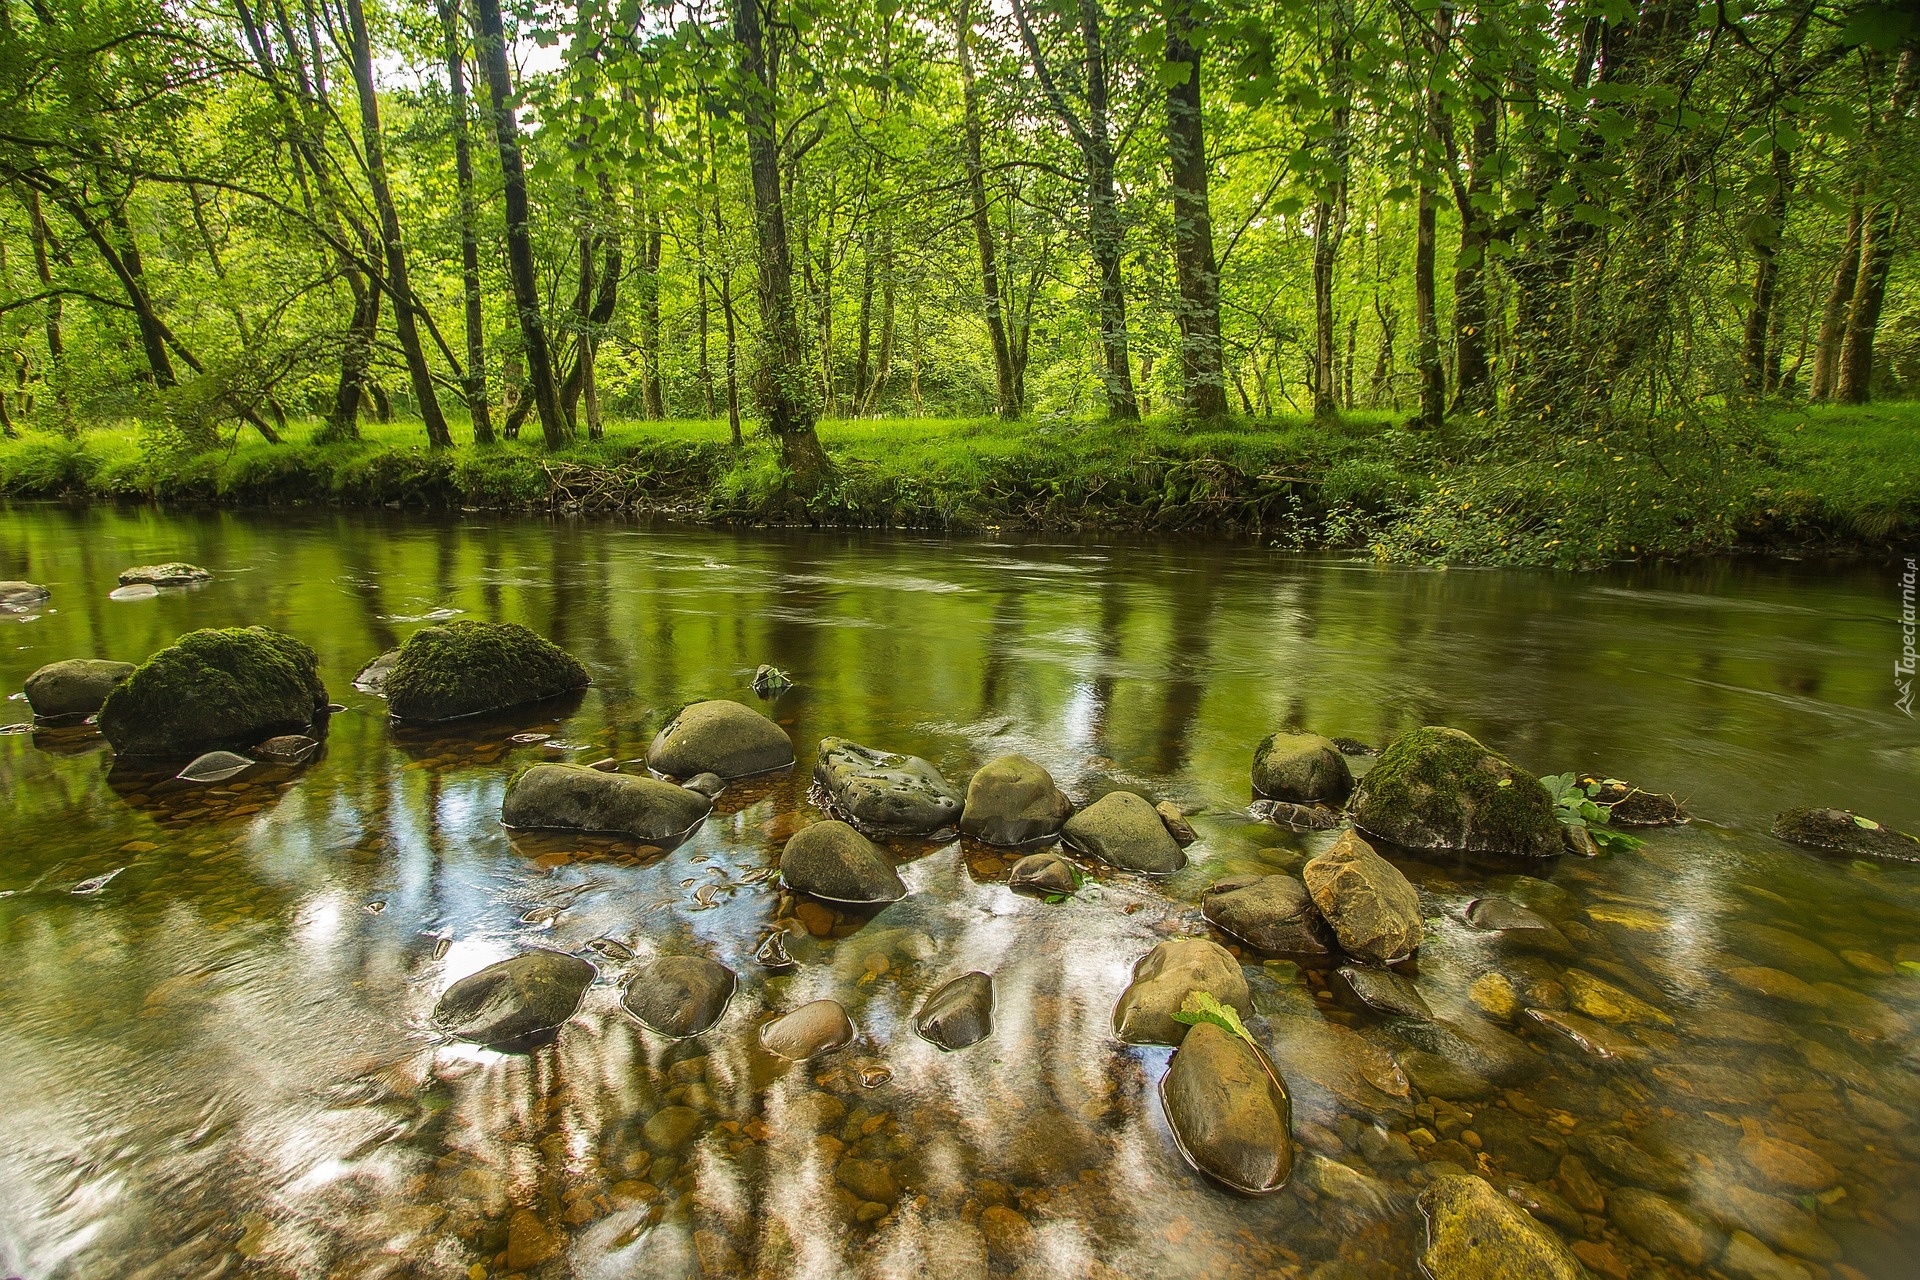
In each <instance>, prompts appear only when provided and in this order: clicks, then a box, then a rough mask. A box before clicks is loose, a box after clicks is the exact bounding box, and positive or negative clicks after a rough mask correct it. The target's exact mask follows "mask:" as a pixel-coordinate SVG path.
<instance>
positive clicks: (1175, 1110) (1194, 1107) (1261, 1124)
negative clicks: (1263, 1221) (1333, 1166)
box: [1160, 1022, 1293, 1195]
mask: <svg viewBox="0 0 1920 1280" xmlns="http://www.w3.org/2000/svg"><path fill="white" fill-rule="evenodd" d="M1160 1101H1161V1104H1162V1105H1163V1106H1164V1107H1165V1108H1166V1113H1167V1126H1168V1127H1169V1128H1171V1129H1172V1130H1173V1136H1174V1137H1175V1138H1177V1139H1178V1140H1179V1142H1180V1150H1181V1152H1182V1153H1183V1154H1184V1155H1185V1156H1186V1157H1187V1159H1188V1160H1190V1161H1192V1162H1193V1164H1194V1167H1195V1168H1197V1169H1199V1170H1200V1171H1201V1172H1202V1173H1205V1174H1208V1175H1210V1176H1211V1177H1214V1178H1217V1179H1218V1180H1220V1181H1221V1182H1223V1183H1225V1184H1226V1185H1227V1186H1229V1187H1232V1188H1233V1189H1234V1190H1235V1191H1243V1192H1247V1193H1250V1194H1256V1195H1257V1194H1260V1193H1263V1192H1267V1191H1277V1190H1279V1189H1280V1188H1281V1187H1282V1186H1284V1185H1286V1181H1287V1178H1288V1176H1289V1175H1291V1174H1292V1172H1293V1108H1292V1104H1291V1102H1290V1100H1289V1099H1288V1097H1287V1091H1286V1089H1285V1087H1284V1086H1283V1085H1282V1084H1281V1082H1280V1080H1279V1077H1278V1076H1277V1075H1274V1074H1272V1073H1270V1072H1269V1071H1268V1069H1267V1064H1266V1063H1265V1062H1263V1061H1262V1060H1261V1058H1260V1054H1259V1053H1258V1052H1257V1051H1256V1050H1255V1049H1254V1048H1253V1046H1252V1045H1250V1044H1248V1043H1247V1042H1246V1041H1244V1040H1242V1039H1241V1038H1240V1037H1239V1036H1237V1035H1234V1034H1233V1033H1232V1032H1231V1031H1228V1030H1226V1029H1225V1028H1224V1027H1220V1026H1217V1025H1215V1024H1214V1023H1211V1022H1202V1023H1198V1024H1196V1025H1195V1026H1194V1027H1193V1029H1192V1030H1190V1031H1189V1032H1188V1033H1187V1038H1186V1039H1185V1040H1183V1041H1181V1042H1180V1048H1179V1049H1178V1051H1176V1052H1175V1053H1174V1055H1173V1061H1172V1062H1171V1063H1170V1064H1168V1066H1167V1074H1166V1075H1165V1076H1163V1077H1162V1078H1161V1081H1160Z"/></svg>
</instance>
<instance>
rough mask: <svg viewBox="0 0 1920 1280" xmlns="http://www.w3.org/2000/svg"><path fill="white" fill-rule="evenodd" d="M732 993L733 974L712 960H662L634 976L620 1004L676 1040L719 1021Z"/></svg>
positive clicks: (665, 957) (667, 957) (698, 1031)
mask: <svg viewBox="0 0 1920 1280" xmlns="http://www.w3.org/2000/svg"><path fill="white" fill-rule="evenodd" d="M776 936H777V935H776ZM733 991H734V975H733V970H731V969H729V968H727V967H726V966H725V965H723V964H720V963H718V962H717V961H713V960H709V959H707V958H706V957H705V956H662V957H660V958H659V959H657V960H653V961H649V962H648V963H647V964H645V965H642V966H641V967H640V968H638V969H636V970H635V971H634V973H633V976H632V977H630V978H628V979H627V989H626V992H625V993H624V994H623V995H622V996H621V998H620V1003H621V1005H622V1006H623V1007H624V1008H625V1009H626V1011H627V1012H628V1013H630V1014H632V1015H633V1016H634V1017H635V1018H637V1019H639V1020H640V1022H641V1023H642V1024H643V1025H645V1026H647V1027H649V1028H651V1029H652V1030H654V1031H657V1032H659V1033H660V1034H661V1035H663V1036H671V1037H673V1038H674V1039H676V1040H678V1039H683V1038H685V1037H687V1036H697V1035H699V1034H700V1033H701V1032H703V1031H705V1030H707V1028H709V1027H711V1026H712V1025H713V1024H714V1023H716V1022H718V1021H719V1020H720V1015H721V1014H723V1013H725V1012H726V1011H727V1002H728V1001H730V1000H732V999H733Z"/></svg>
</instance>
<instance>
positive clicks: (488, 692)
mask: <svg viewBox="0 0 1920 1280" xmlns="http://www.w3.org/2000/svg"><path fill="white" fill-rule="evenodd" d="M592 683H593V681H592V678H591V677H589V676H588V675H587V669H586V668H585V667H583V666H581V665H580V663H579V662H578V661H577V660H576V659H575V658H574V657H573V655H572V654H570V653H568V652H567V651H566V650H565V649H562V648H561V647H560V646H559V645H557V644H554V643H553V642H552V641H551V640H547V639H544V638H543V637H541V636H538V635H535V634H534V633H533V632H531V631H529V630H527V629H526V628H525V627H523V626H521V625H520V624H519V623H517V622H475V621H472V620H470V619H461V620H459V621H455V622H443V623H440V624H439V625H437V626H432V627H423V628H421V629H420V630H418V631H416V632H414V633H413V635H412V636H411V637H409V638H408V640H407V642H406V643H405V644H403V645H401V646H400V653H399V655H398V656H397V657H396V658H395V659H394V661H393V668H392V670H391V671H389V672H388V673H387V678H386V695H387V709H388V710H389V711H391V712H392V713H393V715H394V716H395V717H396V718H397V719H401V720H413V721H420V722H428V723H431V722H434V721H439V720H458V719H461V718H462V717H465V716H477V715H482V714H484V713H486V712H488V711H501V710H504V709H505V708H507V707H517V706H520V705H521V704H522V703H527V702H538V701H539V700H540V699H542V698H551V697H555V696H557V695H559V694H562V693H569V692H571V691H573V690H575V689H584V688H586V687H587V686H588V685H589V684H592Z"/></svg>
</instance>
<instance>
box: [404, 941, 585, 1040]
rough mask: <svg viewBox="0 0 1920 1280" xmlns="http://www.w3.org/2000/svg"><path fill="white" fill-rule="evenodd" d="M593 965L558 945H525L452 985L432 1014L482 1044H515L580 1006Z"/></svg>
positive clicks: (451, 1029)
mask: <svg viewBox="0 0 1920 1280" xmlns="http://www.w3.org/2000/svg"><path fill="white" fill-rule="evenodd" d="M593 978H594V968H593V966H592V965H590V964H588V963H587V962H586V961H585V960H581V959H579V958H578V957H576V956H570V955H566V954H564V953H562V952H559V951H525V952H522V953H521V954H519V955H517V956H514V957H513V958H512V959H509V960H502V961H500V962H499V963H498V964H490V965H488V966H487V967H486V968H484V969H482V970H480V972H478V973H474V974H469V975H468V976H466V977H464V978H462V979H460V981H458V982H456V983H454V984H453V985H452V986H450V987H448V988H447V990H446V994H444V995H442V996H441V997H440V1003H439V1004H437V1005H435V1006H434V1010H433V1020H434V1021H435V1022H436V1023H438V1024H439V1025H440V1026H441V1027H443V1028H444V1029H445V1030H446V1031H447V1032H448V1033H449V1034H451V1035H454V1036H458V1037H459V1038H460V1039H462V1040H472V1041H474V1042H475V1043H478V1044H492V1045H501V1044H513V1043H515V1042H517V1041H521V1040H526V1039H528V1038H530V1037H532V1036H536V1035H539V1034H540V1033H541V1032H544V1031H551V1030H553V1029H554V1028H555V1027H557V1026H559V1025H560V1024H561V1023H563V1022H565V1021H566V1020H567V1019H568V1018H571V1017H572V1016H573V1013H574V1010H576V1009H578V1008H579V1007H580V997H581V996H583V995H585V994H586V990H587V987H588V986H589V985H590V984H591V983H592V982H593Z"/></svg>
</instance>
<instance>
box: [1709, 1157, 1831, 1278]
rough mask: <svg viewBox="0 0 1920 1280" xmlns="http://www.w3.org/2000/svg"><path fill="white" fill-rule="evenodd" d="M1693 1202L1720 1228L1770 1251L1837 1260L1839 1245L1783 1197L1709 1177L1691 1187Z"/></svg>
mask: <svg viewBox="0 0 1920 1280" xmlns="http://www.w3.org/2000/svg"><path fill="white" fill-rule="evenodd" d="M1693 1203H1694V1205H1695V1207H1696V1208H1698V1209H1699V1210H1700V1211H1701V1212H1703V1213H1705V1214H1706V1215H1707V1216H1708V1217H1709V1218H1711V1219H1713V1220H1714V1221H1715V1222H1717V1223H1719V1224H1720V1225H1721V1226H1722V1227H1725V1228H1727V1229H1728V1230H1731V1231H1745V1232H1748V1233H1749V1234H1751V1235H1753V1236H1755V1237H1756V1238H1758V1239H1760V1240H1761V1241H1764V1242H1765V1243H1766V1244H1767V1245H1769V1246H1770V1247H1772V1248H1775V1249H1780V1250H1783V1251H1785V1252H1787V1253H1792V1254H1798V1255H1799V1256H1800V1257H1803V1258H1812V1259H1813V1260H1814V1261H1816V1262H1832V1261H1834V1260H1836V1259H1838V1258H1839V1257H1840V1245H1839V1243H1838V1242H1837V1241H1835V1240H1834V1238H1833V1237H1832V1236H1831V1235H1829V1234H1828V1233H1827V1231H1826V1229H1825V1228H1824V1227H1822V1226H1821V1225H1820V1220H1819V1219H1818V1218H1816V1217H1815V1216H1814V1215H1813V1214H1812V1213H1811V1212H1809V1211H1808V1210H1807V1209H1806V1208H1804V1207H1803V1206H1801V1205H1800V1204H1799V1203H1797V1202H1795V1201H1793V1200H1789V1199H1787V1198H1785V1197H1784V1196H1777V1195H1769V1194H1767V1193H1766V1192H1764V1191H1756V1190H1754V1189H1753V1188H1752V1187H1748V1186H1745V1185H1743V1184H1741V1183H1738V1182H1734V1181H1731V1180H1728V1179H1724V1178H1709V1179H1705V1180H1702V1181H1701V1182H1700V1183H1699V1184H1698V1185H1696V1186H1695V1187H1694V1188H1693Z"/></svg>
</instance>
